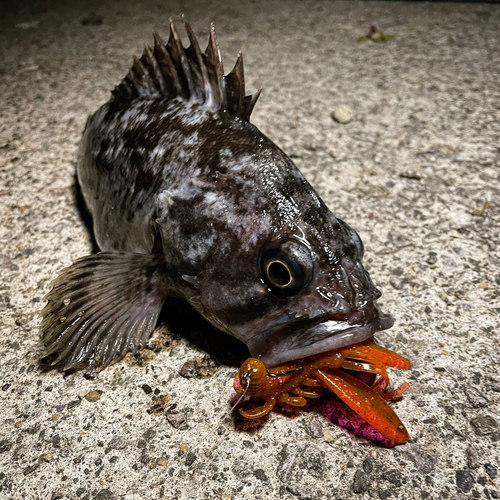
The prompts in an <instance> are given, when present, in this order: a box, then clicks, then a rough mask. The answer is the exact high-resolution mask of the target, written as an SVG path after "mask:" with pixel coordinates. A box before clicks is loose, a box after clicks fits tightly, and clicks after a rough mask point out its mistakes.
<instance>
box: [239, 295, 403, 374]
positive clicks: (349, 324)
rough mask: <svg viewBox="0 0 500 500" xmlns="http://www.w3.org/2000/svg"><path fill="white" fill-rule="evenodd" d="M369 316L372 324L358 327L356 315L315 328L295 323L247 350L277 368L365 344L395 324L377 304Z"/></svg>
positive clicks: (257, 337) (253, 340)
mask: <svg viewBox="0 0 500 500" xmlns="http://www.w3.org/2000/svg"><path fill="white" fill-rule="evenodd" d="M370 316H372V319H371V321H369V322H366V323H359V324H356V323H353V321H355V320H356V319H357V318H358V314H357V313H354V314H352V315H351V316H350V317H348V318H345V317H342V318H339V317H338V316H337V317H336V316H329V317H326V318H322V319H320V320H319V321H318V320H317V322H316V323H314V324H312V325H311V324H310V323H309V324H308V325H303V324H302V325H301V324H300V322H298V323H294V322H293V321H292V322H289V323H286V324H284V325H280V327H275V328H273V327H271V328H269V329H266V330H265V331H263V332H261V333H260V334H257V335H255V336H253V337H252V338H251V339H250V340H249V341H248V348H249V350H250V353H251V354H252V356H253V357H256V358H258V359H260V360H261V361H263V362H264V363H265V365H266V366H277V365H280V364H283V363H287V362H289V361H294V360H296V359H301V358H305V357H308V356H313V355H315V354H319V353H322V352H327V351H331V350H334V349H341V348H343V347H347V346H350V345H352V344H356V343H358V342H363V341H364V340H367V339H369V338H370V337H373V335H374V334H375V333H376V332H378V331H381V330H387V329H389V328H391V327H392V326H393V324H394V320H393V318H392V317H391V316H390V315H389V314H384V313H382V312H381V311H380V310H379V309H378V307H377V306H376V305H375V304H374V306H373V309H372V311H371V314H370Z"/></svg>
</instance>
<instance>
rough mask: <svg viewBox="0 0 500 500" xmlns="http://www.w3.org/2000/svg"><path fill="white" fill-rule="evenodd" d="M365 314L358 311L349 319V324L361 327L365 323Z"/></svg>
mask: <svg viewBox="0 0 500 500" xmlns="http://www.w3.org/2000/svg"><path fill="white" fill-rule="evenodd" d="M365 316H366V315H365V313H364V312H362V311H356V312H354V313H352V314H351V315H350V316H349V317H348V318H347V322H348V323H349V324H350V325H359V324H363V323H365V320H366V317H365Z"/></svg>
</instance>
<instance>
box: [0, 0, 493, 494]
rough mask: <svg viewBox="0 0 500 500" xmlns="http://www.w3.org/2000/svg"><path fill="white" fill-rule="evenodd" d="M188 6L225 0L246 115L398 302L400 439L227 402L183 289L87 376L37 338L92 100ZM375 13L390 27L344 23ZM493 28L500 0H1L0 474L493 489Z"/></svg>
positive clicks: (142, 490) (388, 300)
mask: <svg viewBox="0 0 500 500" xmlns="http://www.w3.org/2000/svg"><path fill="white" fill-rule="evenodd" d="M182 13H184V14H185V15H186V16H187V18H188V19H189V20H190V22H191V24H192V25H193V27H194V29H195V32H196V33H197V34H198V36H199V38H200V39H201V40H203V41H205V39H206V37H208V27H209V22H210V21H213V22H214V23H215V25H216V28H217V32H218V35H219V42H220V45H221V50H222V53H223V56H224V59H225V62H226V69H227V70H229V69H231V67H232V64H233V61H234V60H235V58H236V55H237V53H238V51H239V50H240V49H241V50H242V51H243V53H244V57H245V62H246V68H245V69H246V75H247V84H248V89H249V90H250V91H254V90H256V89H257V88H258V87H259V86H262V87H264V93H263V95H262V97H261V99H260V101H259V103H258V105H257V108H256V111H255V114H254V118H253V122H254V123H255V124H256V125H257V126H258V127H259V128H260V129H261V130H262V131H263V132H264V133H265V134H266V135H268V136H269V137H271V138H272V139H273V140H274V141H276V142H277V143H278V144H279V145H280V146H281V147H282V148H283V149H284V150H285V151H286V152H287V153H288V154H289V155H290V156H291V157H292V158H293V159H294V161H295V162H296V163H297V165H298V166H299V168H301V169H302V171H303V172H304V174H305V175H306V177H307V178H308V179H309V180H310V181H311V182H312V184H313V185H314V186H315V187H316V188H317V190H318V192H319V193H320V195H321V196H322V197H323V198H324V199H325V201H326V202H327V203H328V204H329V205H330V207H331V208H332V210H333V212H334V213H335V214H336V215H338V216H339V217H341V218H342V219H344V220H346V221H348V222H349V223H350V224H351V225H352V226H353V227H355V228H356V229H357V230H358V232H359V233H360V234H361V236H362V238H363V239H364V242H365V246H366V258H365V262H366V263H367V265H368V266H369V268H370V272H371V275H372V277H373V278H374V281H375V283H376V284H377V285H378V286H379V287H380V288H381V290H382V291H383V294H384V295H383V297H382V302H383V306H384V309H385V310H387V311H390V312H391V313H392V314H393V315H394V317H395V318H396V324H395V326H394V327H393V328H392V329H391V330H389V331H388V332H386V333H383V334H381V335H380V338H381V339H382V340H383V342H384V343H385V344H386V345H387V346H388V347H390V348H391V349H393V350H395V351H397V352H399V353H401V354H403V355H405V356H408V357H409V358H410V359H411V361H412V363H413V366H412V368H411V369H410V370H409V371H408V372H393V373H392V377H393V380H394V382H395V383H401V382H402V381H404V380H408V381H410V383H411V388H410V390H409V391H408V392H407V394H406V395H405V396H404V397H403V399H402V400H400V401H398V402H396V403H394V408H395V409H396V411H397V413H398V415H399V416H400V417H401V419H402V420H403V421H404V422H405V424H406V426H407V428H408V430H409V433H410V435H411V440H410V441H409V442H408V443H407V444H405V445H401V446H397V447H395V448H392V449H388V448H385V447H383V446H381V445H380V443H377V442H373V441H369V440H366V439H362V438H361V437H357V436H355V435H353V434H352V433H351V432H349V430H348V429H346V428H345V427H346V426H345V425H344V427H342V426H340V425H336V424H335V422H338V421H339V418H338V416H336V415H333V416H331V417H330V419H327V418H325V417H324V416H322V414H321V411H318V409H317V408H318V407H315V408H316V409H314V408H313V409H309V410H307V409H306V410H304V411H303V412H300V413H299V414H298V415H297V416H296V417H295V418H291V417H289V416H286V415H283V414H279V413H273V414H271V415H270V417H269V418H268V419H267V421H266V422H265V423H264V424H263V425H260V426H255V427H251V428H247V427H245V425H244V423H243V422H242V421H241V419H238V418H235V417H230V416H229V415H228V411H229V409H230V401H231V400H232V397H233V392H232V386H231V384H232V378H233V376H234V374H235V372H236V369H237V365H236V362H233V364H232V365H231V364H220V363H219V362H216V361H214V357H218V359H219V361H223V362H224V363H229V362H230V361H227V359H230V358H231V356H226V357H225V354H227V353H224V352H223V350H221V349H220V348H219V351H218V353H216V354H213V351H212V357H208V356H205V355H204V351H202V350H201V349H200V348H198V347H195V345H194V344H193V343H192V342H190V341H188V340H186V336H187V337H189V336H190V335H191V334H192V330H196V331H197V332H198V337H201V338H203V336H205V338H206V339H211V338H212V336H214V332H213V331H212V330H211V329H210V328H208V327H207V326H206V325H205V324H204V323H203V322H201V321H199V320H198V319H196V318H195V319H194V320H193V319H192V318H191V316H192V315H191V313H190V312H189V311H187V310H186V309H185V308H183V306H182V304H176V303H172V304H171V307H170V311H167V312H166V313H165V315H164V318H163V320H162V321H163V323H162V326H161V327H160V328H159V329H158V330H157V331H156V333H155V334H154V336H153V339H152V341H151V343H150V345H149V347H148V348H147V349H144V350H143V351H142V352H141V353H139V354H138V355H136V356H128V357H127V358H126V359H125V360H124V361H123V362H121V363H119V364H117V365H113V366H111V367H109V368H108V369H106V370H105V371H104V372H102V373H101V374H100V375H99V377H98V378H96V379H89V378H86V377H85V376H84V373H83V372H73V373H69V374H64V373H62V372H61V371H59V370H57V369H50V367H49V366H48V365H47V363H45V362H44V361H43V360H42V361H40V360H41V357H42V355H43V349H42V348H41V347H40V346H39V345H38V344H37V337H38V333H37V328H38V324H39V322H40V319H39V317H38V312H39V311H40V310H41V308H42V307H43V305H44V300H43V296H44V295H45V293H46V292H47V291H48V290H49V283H50V281H51V280H52V279H53V278H54V277H55V276H56V275H57V273H58V271H59V270H61V269H62V268H63V267H65V266H67V265H69V264H70V263H71V262H72V261H73V260H74V259H76V258H77V257H79V256H82V255H85V254H88V253H90V252H91V251H92V239H91V236H90V233H89V231H88V228H87V226H86V223H85V221H84V219H83V218H82V214H81V211H80V210H79V208H78V205H77V198H76V195H75V193H76V190H75V159H76V148H77V143H78V141H79V138H80V135H81V132H82V129H83V126H84V123H85V120H86V117H87V116H88V115H89V114H90V113H92V112H94V111H95V110H96V109H97V108H98V107H99V106H100V105H101V104H102V103H104V102H105V101H106V100H107V99H108V97H109V92H110V90H111V89H112V88H113V86H114V85H115V84H116V83H117V82H119V81H120V79H121V78H122V77H123V76H124V75H125V73H126V72H127V70H128V66H129V65H130V63H131V58H132V55H133V54H140V53H141V52H142V48H143V44H144V43H151V42H152V36H151V31H152V30H157V31H158V32H160V33H161V34H162V35H164V37H165V38H167V35H168V18H169V17H170V16H175V17H176V18H179V16H180V15H181V14H182ZM372 25H375V26H376V28H377V29H378V30H379V32H380V31H381V32H383V34H384V35H386V36H387V35H392V36H393V37H394V38H392V39H390V40H387V41H386V43H375V42H374V41H373V40H370V39H368V40H366V41H365V42H358V39H359V38H360V37H362V36H364V35H367V34H368V33H369V30H370V26H372ZM377 36H379V37H380V36H381V35H380V34H379V35H377ZM499 47H500V5H495V4H478V3H474V4H464V3H411V2H403V3H395V2H368V3H364V2H354V1H353V2H334V1H311V0H304V1H301V2H295V1H291V0H290V1H285V0H270V1H266V2H260V1H253V2H251V1H242V2H227V3H224V2H221V1H215V0H212V1H199V2H194V1H192V2H186V3H185V2H177V1H168V0H162V1H161V2H160V1H146V0H141V1H130V0H122V1H107V2H106V1H101V2H97V1H92V2H69V1H65V2H63V1H60V2H51V1H49V0H40V1H30V2H28V1H27V2H13V1H11V0H7V1H3V2H2V3H1V4H0V264H1V270H0V498H2V499H51V500H55V499H99V500H104V499H114V498H123V499H130V500H132V499H149V498H167V499H188V498H189V499H221V500H222V499H223V500H229V499H261V500H262V499H275V498H283V499H295V498H298V499H307V498H311V499H318V500H319V499H332V500H333V499H350V498H359V499H360V500H361V499H367V498H380V499H386V498H405V499H407V498H408V499H420V498H423V499H427V498H429V499H460V500H461V499H465V498H485V499H490V498H493V499H496V498H499V497H500V475H499V471H498V469H499V457H500V444H499V442H500V426H499V424H500V411H499V410H500V405H499V401H500V373H499V365H500V349H499V348H500V345H499V340H500V336H499V328H498V324H499V318H500V301H499V297H500V267H499V265H500V252H499V250H498V249H499V245H500V231H499V230H500V85H499V80H500V50H499ZM345 107H347V108H349V109H347V110H346V109H345ZM339 108H340V109H339ZM342 111H343V113H344V117H345V116H346V114H347V115H348V114H349V112H352V121H350V122H349V123H339V122H337V121H335V120H333V119H332V117H331V114H332V113H334V112H335V113H336V115H337V116H340V115H341V114H342ZM340 118H342V117H340ZM186 325H187V326H186ZM214 337H216V336H214ZM197 343H198V344H199V345H203V343H202V342H201V343H200V342H197ZM208 344H210V342H208ZM238 348H239V346H236V345H232V344H231V346H230V347H229V349H230V350H231V349H234V350H235V351H238ZM207 349H209V350H210V346H208V347H207ZM240 351H241V350H240ZM240 354H241V352H240ZM226 358H227V359H226ZM233 359H237V356H233ZM100 391H102V392H100ZM174 405H176V406H174ZM337 407H338V410H339V414H342V412H344V408H343V406H342V405H340V404H338V405H337ZM351 417H352V415H351ZM340 423H341V422H340Z"/></svg>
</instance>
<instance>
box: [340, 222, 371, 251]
mask: <svg viewBox="0 0 500 500" xmlns="http://www.w3.org/2000/svg"><path fill="white" fill-rule="evenodd" d="M337 220H338V221H339V224H340V225H341V226H342V227H343V228H344V230H345V231H346V232H347V234H348V235H349V236H350V237H351V240H352V242H353V243H354V246H355V247H356V248H357V249H358V252H359V258H360V259H363V255H364V253H365V246H364V245H363V241H362V240H361V237H360V236H359V234H358V233H357V231H355V230H354V229H353V228H352V227H351V226H349V224H346V223H345V222H344V221H343V220H341V219H339V218H337Z"/></svg>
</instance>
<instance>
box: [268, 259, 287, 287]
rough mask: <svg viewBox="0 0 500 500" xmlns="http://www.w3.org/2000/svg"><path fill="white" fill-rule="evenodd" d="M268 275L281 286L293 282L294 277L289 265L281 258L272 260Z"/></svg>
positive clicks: (275, 283) (274, 282) (276, 284)
mask: <svg viewBox="0 0 500 500" xmlns="http://www.w3.org/2000/svg"><path fill="white" fill-rule="evenodd" d="M267 275H268V276H269V279H270V281H271V282H272V283H273V284H274V285H275V286H279V287H285V286H288V285H290V284H291V282H292V280H293V278H292V274H291V273H290V270H289V268H288V266H287V265H286V264H285V263H284V262H282V261H279V260H275V261H273V262H270V263H269V265H268V267H267Z"/></svg>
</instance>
